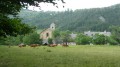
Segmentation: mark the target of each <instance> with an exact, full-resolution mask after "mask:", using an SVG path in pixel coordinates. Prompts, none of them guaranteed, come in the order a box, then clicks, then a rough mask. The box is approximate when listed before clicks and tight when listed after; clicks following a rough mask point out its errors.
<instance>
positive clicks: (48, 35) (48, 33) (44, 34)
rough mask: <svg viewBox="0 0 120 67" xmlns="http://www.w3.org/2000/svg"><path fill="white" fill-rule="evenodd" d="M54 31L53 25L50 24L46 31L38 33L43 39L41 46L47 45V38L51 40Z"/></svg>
mask: <svg viewBox="0 0 120 67" xmlns="http://www.w3.org/2000/svg"><path fill="white" fill-rule="evenodd" d="M54 30H55V23H52V24H51V25H50V27H49V28H48V29H45V30H43V31H42V32H41V33H40V38H41V39H43V44H45V43H46V44H48V38H52V32H53V31H54Z"/></svg>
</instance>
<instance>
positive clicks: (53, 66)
mask: <svg viewBox="0 0 120 67" xmlns="http://www.w3.org/2000/svg"><path fill="white" fill-rule="evenodd" d="M0 67H120V47H119V46H105V45H103V46H99V45H98V46H90V45H84V46H70V47H62V46H57V47H47V46H40V47H37V48H31V47H29V46H28V47H23V48H19V47H17V46H12V47H11V48H8V47H7V46H0Z"/></svg>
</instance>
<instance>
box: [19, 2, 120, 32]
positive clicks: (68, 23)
mask: <svg viewBox="0 0 120 67" xmlns="http://www.w3.org/2000/svg"><path fill="white" fill-rule="evenodd" d="M19 16H20V18H22V21H23V22H24V23H27V24H30V25H34V26H36V27H37V29H45V28H48V27H49V25H50V24H51V23H53V22H54V23H55V24H56V26H57V28H58V29H60V30H70V31H76V32H83V31H88V30H91V31H104V30H106V31H109V27H110V26H112V25H115V26H117V25H120V4H116V5H113V6H110V7H104V8H91V9H79V10H75V11H72V10H66V11H64V12H51V11H47V12H44V11H40V12H37V11H31V10H25V9H22V10H21V12H20V13H19Z"/></svg>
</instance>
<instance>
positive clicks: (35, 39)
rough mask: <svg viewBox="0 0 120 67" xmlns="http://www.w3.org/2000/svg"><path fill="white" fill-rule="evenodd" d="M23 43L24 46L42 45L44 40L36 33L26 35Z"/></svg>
mask: <svg viewBox="0 0 120 67" xmlns="http://www.w3.org/2000/svg"><path fill="white" fill-rule="evenodd" d="M23 43H24V44H28V45H30V44H42V39H40V36H39V34H37V33H36V32H34V33H31V34H28V35H25V36H24V37H23Z"/></svg>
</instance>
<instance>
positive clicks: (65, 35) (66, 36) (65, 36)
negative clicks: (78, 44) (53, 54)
mask: <svg viewBox="0 0 120 67" xmlns="http://www.w3.org/2000/svg"><path fill="white" fill-rule="evenodd" d="M60 36H61V39H62V41H63V43H65V44H66V45H67V42H69V39H70V31H69V30H67V31H62V32H61V33H60Z"/></svg>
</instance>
